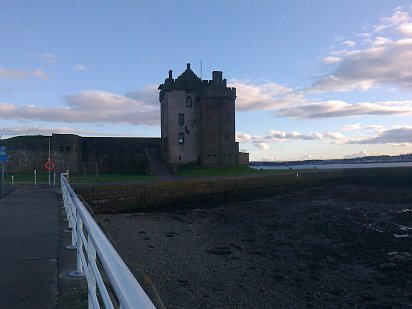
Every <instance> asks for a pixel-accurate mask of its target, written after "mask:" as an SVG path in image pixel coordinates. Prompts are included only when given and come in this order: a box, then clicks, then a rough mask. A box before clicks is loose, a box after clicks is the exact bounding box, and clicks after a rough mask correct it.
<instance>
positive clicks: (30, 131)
mask: <svg viewBox="0 0 412 309" xmlns="http://www.w3.org/2000/svg"><path fill="white" fill-rule="evenodd" d="M52 133H59V134H78V135H92V136H110V135H111V134H110V133H104V134H102V133H99V132H96V131H91V130H80V129H77V128H71V127H39V126H14V127H0V135H2V136H3V137H4V136H13V135H51V134H52Z"/></svg>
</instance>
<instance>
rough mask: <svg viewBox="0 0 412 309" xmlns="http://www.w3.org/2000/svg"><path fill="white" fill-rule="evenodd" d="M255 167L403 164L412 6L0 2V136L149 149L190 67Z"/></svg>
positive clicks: (411, 89) (411, 147) (411, 141)
mask: <svg viewBox="0 0 412 309" xmlns="http://www.w3.org/2000/svg"><path fill="white" fill-rule="evenodd" d="M200 61H202V63H203V79H210V78H211V72H212V71H213V70H221V71H223V75H224V77H225V78H227V79H228V84H229V86H234V87H236V88H237V92H238V98H237V106H236V110H237V111H236V132H237V140H238V141H239V142H240V148H241V149H247V150H248V151H249V152H250V154H251V159H252V160H295V159H305V158H320V159H326V158H343V157H353V156H362V155H366V154H370V155H375V154H391V155H397V154H402V153H410V152H412V121H411V119H412V118H411V116H412V70H411V69H410V68H411V67H412V6H411V4H410V2H409V1H390V0H385V1H376V0H364V1H351V0H347V1H337V0H336V1H332V0H329V1H320V0H318V1H315V0H314V1H304V0H302V1H239V0H237V1H214V0H211V1H73V0H71V1H68V0H67V1H47V0H43V1H29V0H28V1H2V0H0V134H2V138H7V137H10V136H14V135H21V134H24V135H26V134H45V135H47V134H51V133H75V134H79V135H83V136H86V135H87V136H99V135H102V136H155V137H156V136H159V135H160V127H159V118H160V116H159V102H158V92H157V86H158V85H159V84H160V83H163V81H164V79H165V78H166V77H167V72H168V70H169V69H172V70H173V72H174V73H173V74H174V77H177V76H178V75H179V74H180V73H182V72H183V71H184V69H185V68H186V63H188V62H190V63H192V69H193V70H194V71H195V73H197V74H198V75H200Z"/></svg>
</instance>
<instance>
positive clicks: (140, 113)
mask: <svg viewBox="0 0 412 309" xmlns="http://www.w3.org/2000/svg"><path fill="white" fill-rule="evenodd" d="M65 101H66V102H65V103H66V106H64V107H54V108H50V107H48V108H46V107H42V106H35V105H26V106H22V105H16V104H11V103H7V102H3V103H1V102H0V118H1V119H14V120H41V121H60V122H64V123H75V122H77V123H81V122H88V123H130V124H134V125H140V124H148V125H157V124H159V118H160V115H159V106H158V105H154V104H153V102H144V101H142V100H135V99H131V98H128V97H126V96H124V95H118V94H114V93H110V92H106V91H97V90H87V91H82V92H80V93H78V94H74V95H68V96H66V97H65Z"/></svg>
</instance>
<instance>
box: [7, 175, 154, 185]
mask: <svg viewBox="0 0 412 309" xmlns="http://www.w3.org/2000/svg"><path fill="white" fill-rule="evenodd" d="M12 176H14V183H15V184H16V185H18V184H19V183H21V184H27V183H34V174H8V173H6V174H5V175H4V180H5V183H6V184H11V183H12V178H11V177H12ZM59 177H60V174H56V183H59V182H60V178H59ZM153 179H154V177H153V176H149V175H144V174H138V173H101V174H100V175H99V177H97V176H96V175H93V176H91V175H90V176H89V177H84V176H83V175H82V174H70V182H71V183H87V182H93V183H94V182H118V181H119V182H120V181H132V180H153ZM51 182H53V174H51ZM47 183H48V174H47V173H38V174H37V184H47Z"/></svg>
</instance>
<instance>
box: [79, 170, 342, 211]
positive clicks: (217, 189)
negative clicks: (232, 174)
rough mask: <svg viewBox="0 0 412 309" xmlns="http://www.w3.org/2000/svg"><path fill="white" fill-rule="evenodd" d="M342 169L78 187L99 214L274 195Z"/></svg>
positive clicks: (314, 181)
mask: <svg viewBox="0 0 412 309" xmlns="http://www.w3.org/2000/svg"><path fill="white" fill-rule="evenodd" d="M339 175H340V173H338V172H329V171H324V172H304V173H299V176H298V177H297V174H296V172H293V173H287V174H281V175H271V176H264V177H262V176H258V177H245V178H231V179H208V180H185V181H175V182H161V183H146V184H132V185H115V186H99V187H92V188H91V187H87V188H85V187H77V188H76V192H77V193H78V194H80V195H81V196H82V197H83V198H84V199H85V200H86V201H87V202H88V203H89V205H90V206H91V207H92V208H93V210H94V211H95V212H96V213H118V212H128V211H145V210H149V211H150V210H156V209H173V208H185V207H200V205H201V204H202V203H205V204H207V203H211V202H213V203H216V202H217V203H223V202H235V201H240V200H246V199H253V198H258V197H262V196H267V195H271V194H274V193H276V192H278V191H281V190H285V189H287V188H297V187H299V186H304V185H314V184H317V183H319V182H320V181H324V180H325V179H329V180H330V179H337V178H338V177H339Z"/></svg>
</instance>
